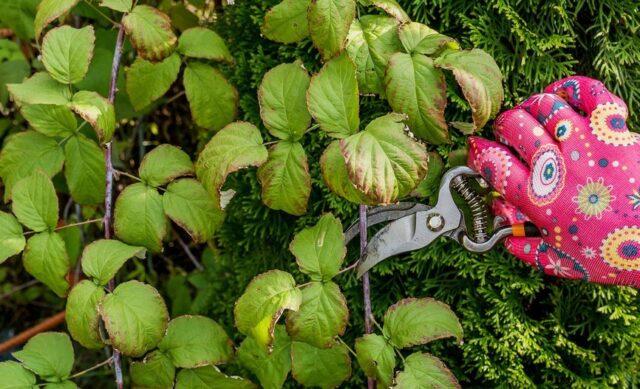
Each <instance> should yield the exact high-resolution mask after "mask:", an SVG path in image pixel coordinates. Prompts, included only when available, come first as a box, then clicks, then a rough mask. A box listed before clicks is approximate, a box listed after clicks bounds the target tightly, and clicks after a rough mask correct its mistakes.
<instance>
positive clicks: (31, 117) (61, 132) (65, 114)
mask: <svg viewBox="0 0 640 389" xmlns="http://www.w3.org/2000/svg"><path fill="white" fill-rule="evenodd" d="M20 112H21V113H22V116H24V118H25V119H26V120H27V121H28V122H29V124H30V125H31V127H33V129H34V130H36V131H38V132H39V133H41V134H43V135H46V136H62V137H64V136H68V135H71V134H72V133H73V132H74V131H75V130H76V127H78V121H77V120H76V117H75V116H74V115H73V112H71V110H70V109H69V108H67V107H65V106H62V105H25V106H23V107H22V109H21V110H20Z"/></svg>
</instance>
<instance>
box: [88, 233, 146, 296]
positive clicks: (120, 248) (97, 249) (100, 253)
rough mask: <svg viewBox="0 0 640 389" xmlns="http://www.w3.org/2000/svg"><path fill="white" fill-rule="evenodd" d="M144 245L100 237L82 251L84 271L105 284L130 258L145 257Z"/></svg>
mask: <svg viewBox="0 0 640 389" xmlns="http://www.w3.org/2000/svg"><path fill="white" fill-rule="evenodd" d="M145 254H146V250H145V249H144V248H143V247H137V246H129V245H128V244H125V243H122V242H120V241H118V240H114V239H98V240H96V241H93V242H91V243H90V244H89V245H87V246H86V247H85V248H84V251H83V253H82V272H83V273H84V274H86V275H87V276H89V277H91V278H93V281H94V282H95V283H96V284H98V285H101V286H105V285H106V284H107V283H108V282H109V280H111V279H112V278H113V277H115V275H116V273H117V272H118V270H120V268H121V267H122V265H124V264H125V263H126V262H127V261H128V260H129V258H133V257H138V258H144V257H145Z"/></svg>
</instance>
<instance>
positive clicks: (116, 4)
mask: <svg viewBox="0 0 640 389" xmlns="http://www.w3.org/2000/svg"><path fill="white" fill-rule="evenodd" d="M100 5H101V6H102V7H107V8H111V9H112V10H114V11H119V12H129V11H131V7H133V0H102V1H101V2H100Z"/></svg>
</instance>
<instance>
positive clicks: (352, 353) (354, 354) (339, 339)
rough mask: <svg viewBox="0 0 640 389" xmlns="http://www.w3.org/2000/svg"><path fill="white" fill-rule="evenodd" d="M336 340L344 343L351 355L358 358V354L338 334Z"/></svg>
mask: <svg viewBox="0 0 640 389" xmlns="http://www.w3.org/2000/svg"><path fill="white" fill-rule="evenodd" d="M338 341H339V342H340V343H342V344H344V346H345V347H346V348H347V349H348V350H349V352H350V353H351V355H353V357H354V358H356V359H357V358H358V355H357V354H356V352H355V351H353V349H352V348H351V347H349V345H348V344H347V342H345V341H344V340H342V338H341V337H339V336H338Z"/></svg>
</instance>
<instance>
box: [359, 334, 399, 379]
mask: <svg viewBox="0 0 640 389" xmlns="http://www.w3.org/2000/svg"><path fill="white" fill-rule="evenodd" d="M356 356H357V359H358V364H359V365H360V367H361V368H362V370H364V373H365V375H366V376H367V377H371V378H375V379H376V381H378V382H379V383H381V384H382V385H383V386H384V387H385V388H388V387H389V385H390V384H391V380H392V379H393V371H394V370H395V368H396V354H395V351H394V349H393V346H391V344H389V343H388V342H387V341H386V340H385V339H384V338H383V337H382V336H380V335H376V334H367V335H364V336H363V337H361V338H358V339H356Z"/></svg>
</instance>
